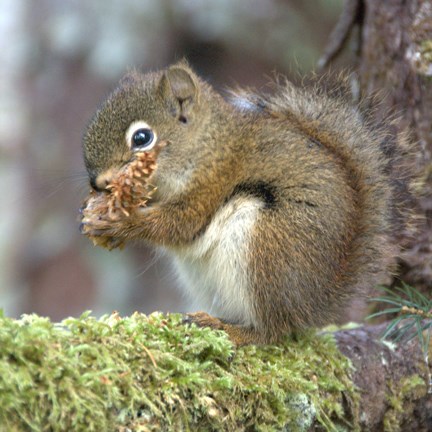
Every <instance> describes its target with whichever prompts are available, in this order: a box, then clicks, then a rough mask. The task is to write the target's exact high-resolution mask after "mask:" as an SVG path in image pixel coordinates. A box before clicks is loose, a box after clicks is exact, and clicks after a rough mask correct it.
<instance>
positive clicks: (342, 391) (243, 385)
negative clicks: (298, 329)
mask: <svg viewBox="0 0 432 432" xmlns="http://www.w3.org/2000/svg"><path fill="white" fill-rule="evenodd" d="M377 331H378V329H377V328H375V327H370V328H356V329H352V330H344V331H338V332H336V333H334V334H332V333H321V334H319V335H318V334H316V333H313V332H309V333H307V334H305V335H303V336H301V337H300V336H299V337H298V339H297V340H295V341H294V340H292V339H288V338H287V340H286V341H285V343H283V344H280V345H277V346H265V347H256V346H248V347H242V348H239V349H237V350H234V349H233V347H232V345H231V343H230V342H229V340H228V339H227V337H226V335H225V334H223V333H222V332H217V331H213V330H210V329H208V328H197V327H195V326H194V325H193V326H185V325H183V324H182V323H181V316H180V315H167V316H165V315H162V314H159V313H157V314H152V315H150V316H145V315H141V314H138V313H135V314H134V315H132V316H131V317H127V318H121V317H120V316H119V315H118V314H116V313H114V314H112V315H111V316H105V317H102V318H101V319H99V320H97V319H95V318H92V317H90V316H89V314H88V313H86V314H84V315H82V316H81V317H80V318H77V319H73V318H69V319H67V320H65V321H63V322H62V323H60V324H54V323H52V322H50V321H49V320H48V319H47V318H41V317H38V316H36V315H27V316H23V318H21V319H20V320H14V319H10V318H5V317H0V406H1V408H2V409H1V410H0V430H11V431H12V430H35V431H39V430H52V431H64V430H74V431H75V430H77V431H79V430H85V431H100V430H118V431H126V430H140V431H153V430H154V431H160V430H188V429H190V430H227V431H241V430H247V429H251V428H253V429H254V430H284V428H285V430H294V431H295V430H312V429H313V430H323V429H324V430H336V429H335V428H336V427H341V426H343V427H344V428H345V429H348V430H359V429H363V430H368V431H373V430H382V428H381V429H378V427H380V426H382V425H384V426H386V427H387V430H397V427H399V426H401V425H403V426H404V429H403V430H404V431H405V430H416V431H418V430H422V429H421V427H420V428H417V429H409V428H408V429H407V428H405V426H406V425H408V426H410V425H412V424H414V423H415V425H416V426H418V425H421V424H424V425H427V426H428V427H429V428H430V426H431V422H432V420H431V419H430V418H429V419H428V418H427V415H428V413H430V412H431V410H430V409H429V410H428V409H427V403H431V401H430V398H428V397H427V393H426V391H427V389H426V385H425V382H424V379H423V378H422V377H423V376H425V375H426V372H425V364H424V362H423V361H422V356H421V350H419V349H418V347H417V346H416V344H415V343H414V342H413V343H410V344H409V345H406V346H404V347H400V348H397V349H394V348H392V347H391V346H389V345H388V344H385V343H382V342H380V341H379V340H377V339H376V336H377ZM338 347H339V348H338ZM339 349H340V350H339ZM356 386H357V387H356ZM416 410H418V412H416ZM414 414H415V415H414ZM414 417H415V418H414ZM427 422H429V423H427ZM377 425H378V426H377ZM424 430H427V429H424ZM429 430H430V429H429Z"/></svg>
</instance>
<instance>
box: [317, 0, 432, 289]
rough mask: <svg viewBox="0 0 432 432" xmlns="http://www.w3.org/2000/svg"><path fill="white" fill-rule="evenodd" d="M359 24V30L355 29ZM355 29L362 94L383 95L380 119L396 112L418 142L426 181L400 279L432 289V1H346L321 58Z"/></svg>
mask: <svg viewBox="0 0 432 432" xmlns="http://www.w3.org/2000/svg"><path fill="white" fill-rule="evenodd" d="M355 27H357V29H356V30H357V31H355V32H353V31H352V30H353V29H354V28H355ZM350 33H353V35H354V37H355V38H356V41H355V42H356V43H355V44H354V46H355V53H354V55H355V60H354V70H355V73H356V74H357V77H358V85H359V96H360V97H364V96H370V95H375V94H379V95H380V96H381V95H382V96H383V98H382V99H383V100H382V103H381V104H380V105H379V106H378V108H376V109H375V110H374V111H373V112H372V116H373V118H374V119H375V120H376V121H377V122H380V121H382V120H383V119H385V117H386V116H388V114H389V113H394V114H396V115H397V116H398V117H399V118H400V121H399V122H398V124H397V126H396V129H397V131H396V132H399V131H402V130H408V131H409V132H410V134H411V139H412V140H413V141H414V143H415V153H416V154H415V156H414V157H413V158H412V160H411V161H409V163H411V164H415V165H416V167H417V169H418V171H419V173H420V180H421V181H422V182H423V186H422V193H421V197H420V198H419V203H418V204H419V205H418V207H419V208H418V213H419V215H420V217H421V219H422V223H421V224H420V228H419V230H418V232H417V233H416V235H415V238H408V237H405V238H403V237H402V238H401V239H400V242H401V244H402V245H403V246H404V249H405V250H404V252H403V253H402V255H401V259H400V271H399V278H400V279H402V280H404V281H406V282H407V283H409V284H410V285H413V286H415V287H418V288H420V289H421V290H422V291H423V292H428V293H430V292H432V247H431V244H432V1H431V0H410V1H405V0H383V1H376V0H347V1H346V4H345V10H344V12H343V14H342V16H341V19H340V22H339V24H338V25H337V26H336V28H335V30H334V32H333V34H332V36H331V38H330V41H329V44H328V46H327V49H326V50H325V52H324V54H323V57H322V59H321V61H320V66H321V67H325V66H326V65H327V64H328V63H329V62H330V61H331V60H332V59H333V58H334V57H336V56H337V55H338V54H339V52H340V51H341V48H342V46H343V45H344V44H345V42H346V40H347V39H348V35H349V34H350Z"/></svg>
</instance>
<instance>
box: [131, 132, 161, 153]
mask: <svg viewBox="0 0 432 432" xmlns="http://www.w3.org/2000/svg"><path fill="white" fill-rule="evenodd" d="M154 138H155V136H154V133H153V131H152V130H151V129H144V128H143V129H138V130H137V131H135V132H134V134H133V135H132V142H131V147H132V148H133V149H138V148H140V149H145V148H147V147H150V146H151V145H152V144H153V141H154Z"/></svg>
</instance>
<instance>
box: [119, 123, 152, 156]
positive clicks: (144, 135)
mask: <svg viewBox="0 0 432 432" xmlns="http://www.w3.org/2000/svg"><path fill="white" fill-rule="evenodd" d="M125 139H126V145H127V146H128V147H129V148H130V149H131V150H132V151H134V152H140V151H150V150H151V149H152V148H153V147H154V145H155V144H156V142H157V135H156V132H155V131H154V130H153V129H152V128H151V126H149V125H148V123H146V122H145V121H143V120H137V121H135V122H133V123H131V124H130V125H129V127H128V129H127V131H126V135H125Z"/></svg>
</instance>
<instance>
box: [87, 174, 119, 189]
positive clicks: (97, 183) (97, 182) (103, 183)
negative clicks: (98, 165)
mask: <svg viewBox="0 0 432 432" xmlns="http://www.w3.org/2000/svg"><path fill="white" fill-rule="evenodd" d="M115 171H116V170H114V169H108V170H106V171H104V172H102V173H100V174H99V175H97V176H95V177H92V178H90V186H91V187H92V188H93V189H94V190H95V191H97V192H103V191H105V190H106V189H107V186H108V185H109V184H110V183H111V181H112V179H113V178H114V175H115Z"/></svg>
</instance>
